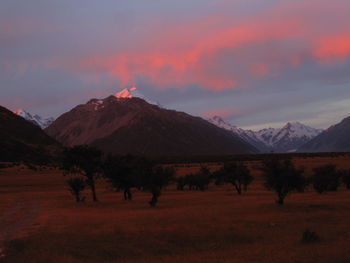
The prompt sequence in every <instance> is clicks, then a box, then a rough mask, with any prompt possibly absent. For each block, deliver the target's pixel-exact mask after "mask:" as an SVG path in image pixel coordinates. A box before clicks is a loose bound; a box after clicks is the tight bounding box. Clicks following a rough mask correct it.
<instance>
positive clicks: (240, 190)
mask: <svg viewBox="0 0 350 263" xmlns="http://www.w3.org/2000/svg"><path fill="white" fill-rule="evenodd" d="M233 185H234V187H235V188H236V191H237V193H238V194H239V195H241V194H242V185H240V184H237V183H234V184H233Z"/></svg>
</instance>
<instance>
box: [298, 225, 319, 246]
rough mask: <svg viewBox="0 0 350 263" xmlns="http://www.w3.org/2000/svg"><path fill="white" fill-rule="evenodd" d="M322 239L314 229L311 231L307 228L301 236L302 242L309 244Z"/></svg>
mask: <svg viewBox="0 0 350 263" xmlns="http://www.w3.org/2000/svg"><path fill="white" fill-rule="evenodd" d="M318 241H320V237H319V236H318V234H317V233H316V232H314V231H311V230H309V229H306V230H305V231H304V232H303V235H302V238H301V242H302V243H304V244H309V243H315V242H318Z"/></svg>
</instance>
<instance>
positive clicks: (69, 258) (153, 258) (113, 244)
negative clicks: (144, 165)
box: [0, 156, 350, 263]
mask: <svg viewBox="0 0 350 263" xmlns="http://www.w3.org/2000/svg"><path fill="white" fill-rule="evenodd" d="M295 163H296V164H297V166H301V165H302V166H305V167H306V168H307V174H310V171H311V169H312V168H313V167H317V166H320V165H323V164H329V163H334V164H336V165H337V166H338V168H341V169H344V168H347V169H350V157H349V156H347V157H337V158H331V157H318V158H304V159H303V158H297V159H296V160H295ZM248 165H249V167H250V168H251V169H252V172H253V174H254V176H255V178H256V180H255V181H254V182H253V184H252V185H251V186H250V187H249V190H248V192H246V193H244V194H243V195H242V196H238V195H237V194H236V193H235V192H234V191H233V188H232V187H231V186H229V185H227V186H215V185H210V186H209V190H208V191H204V192H200V191H188V190H185V191H176V190H175V186H169V187H167V189H166V190H165V191H163V193H162V196H161V197H160V202H159V204H158V207H156V208H150V207H149V205H148V203H147V202H148V200H149V199H150V194H149V193H144V192H137V191H136V190H134V192H135V195H134V200H133V201H124V200H122V194H121V193H115V192H111V191H110V189H109V188H108V186H107V185H106V183H105V182H103V180H102V179H101V180H99V187H98V192H97V193H98V198H99V200H100V201H99V202H98V203H93V202H91V196H90V192H89V191H87V190H85V192H84V195H86V197H87V198H86V202H85V203H81V204H77V203H75V202H74V199H73V197H72V196H71V195H70V193H69V191H68V190H67V186H66V184H65V180H66V178H65V177H63V176H62V173H61V172H60V171H57V170H48V169H46V170H43V171H37V172H34V171H31V170H28V169H25V168H21V169H19V168H18V167H15V168H7V169H2V170H0V246H1V247H2V248H3V250H4V252H3V253H4V255H3V257H2V258H0V262H1V261H2V262H11V263H18V262H21V263H23V262H25V263H32V262H43V263H44V262H50V263H55V262H65V263H76V262H85V263H90V262H91V263H92V262H152V263H155V262H198V263H199V262H201V263H202V262H210V263H213V262H242V263H245V262H249V263H251V262H261V263H274V262H276V263H292V262H293V263H294V262H295V263H296V262H300V263H306V262H317V263H349V262H350V191H347V190H346V189H345V188H344V187H341V188H340V189H339V190H338V192H332V193H326V194H322V195H320V194H317V193H315V192H314V191H313V190H312V189H311V188H309V189H308V190H307V191H306V192H305V193H293V194H292V195H290V196H288V197H287V198H286V203H285V205H284V206H278V205H276V204H275V202H274V200H275V195H274V193H273V192H269V191H267V190H265V188H264V186H263V181H262V178H261V176H260V174H259V172H258V171H257V170H254V167H256V165H258V163H256V162H251V163H248ZM210 167H211V168H212V169H213V170H214V169H216V168H217V167H218V165H210ZM198 168H199V165H198V164H192V165H177V174H178V175H181V174H186V173H188V172H191V171H195V170H196V169H198ZM306 229H311V230H312V231H315V232H317V234H318V235H319V236H320V241H318V242H315V243H311V244H303V243H302V242H301V237H302V233H303V232H304V230H306Z"/></svg>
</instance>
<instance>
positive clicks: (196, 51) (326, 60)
mask: <svg viewBox="0 0 350 263" xmlns="http://www.w3.org/2000/svg"><path fill="white" fill-rule="evenodd" d="M349 16H350V1H349V0H332V1H330V0H307V1H306V0H293V1H290V0H284V1H283V0H279V1H278V0H186V1H185V0H178V1H174V0H125V1H122V0H100V1H96V0H84V1H78V0H75V1H72V0H25V1H23V0H1V6H0V84H1V88H0V105H2V106H5V107H8V108H9V109H11V110H15V109H17V108H23V109H26V110H28V111H29V112H31V113H38V114H40V115H42V116H44V117H50V116H53V117H58V116H59V115H60V114H62V113H63V112H65V111H67V110H69V109H71V108H72V107H74V106H76V105H77V104H81V103H85V102H87V101H88V100H89V99H90V98H96V97H97V98H103V97H106V96H108V95H110V94H114V93H116V92H117V91H119V90H120V89H123V88H125V87H131V86H133V85H136V86H137V87H138V89H139V91H140V92H141V93H143V94H144V95H145V96H146V97H148V98H149V99H151V100H153V101H158V102H159V103H160V104H161V105H163V106H164V107H166V108H171V109H176V110H181V111H185V112H188V113H190V114H193V115H197V116H202V117H208V116H212V115H220V116H222V117H223V118H224V119H226V120H228V121H230V122H231V123H233V124H235V125H237V126H240V127H244V128H252V129H258V128H261V127H267V126H272V127H278V126H281V125H283V124H284V123H286V122H287V121H295V120H297V121H300V122H303V123H305V124H308V125H310V126H313V127H316V128H327V127H328V126H330V125H332V124H335V123H337V122H339V121H340V120H341V119H342V118H344V117H347V116H350V18H349Z"/></svg>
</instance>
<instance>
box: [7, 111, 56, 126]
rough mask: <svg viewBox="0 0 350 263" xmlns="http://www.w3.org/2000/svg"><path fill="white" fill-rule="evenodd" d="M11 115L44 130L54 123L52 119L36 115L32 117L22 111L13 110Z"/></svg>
mask: <svg viewBox="0 0 350 263" xmlns="http://www.w3.org/2000/svg"><path fill="white" fill-rule="evenodd" d="M13 113H14V114H16V115H18V116H21V117H22V118H24V119H26V120H27V121H29V122H31V123H33V124H35V125H37V126H39V127H40V128H42V129H45V128H46V127H48V126H49V125H50V124H51V123H52V122H53V121H54V118H42V117H40V116H39V115H37V114H35V115H32V114H30V113H29V112H27V111H25V110H22V109H18V110H15V111H14V112H13Z"/></svg>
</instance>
